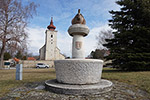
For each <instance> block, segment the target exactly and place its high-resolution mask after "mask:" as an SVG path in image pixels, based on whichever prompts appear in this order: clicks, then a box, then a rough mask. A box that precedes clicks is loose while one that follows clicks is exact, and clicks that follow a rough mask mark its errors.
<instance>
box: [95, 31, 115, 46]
mask: <svg viewBox="0 0 150 100" xmlns="http://www.w3.org/2000/svg"><path fill="white" fill-rule="evenodd" d="M113 37H114V36H113V34H112V30H110V29H109V30H103V31H100V32H99V34H98V36H96V39H97V45H98V47H97V48H98V49H107V48H106V47H104V46H103V44H106V43H107V42H106V41H105V39H111V38H113Z"/></svg>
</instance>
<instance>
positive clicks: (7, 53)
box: [4, 52, 11, 60]
mask: <svg viewBox="0 0 150 100" xmlns="http://www.w3.org/2000/svg"><path fill="white" fill-rule="evenodd" d="M10 58H11V55H10V53H9V52H5V53H4V60H9V59H10Z"/></svg>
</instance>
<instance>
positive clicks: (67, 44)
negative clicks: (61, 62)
mask: <svg viewBox="0 0 150 100" xmlns="http://www.w3.org/2000/svg"><path fill="white" fill-rule="evenodd" d="M29 1H34V2H35V3H36V4H38V5H39V7H38V8H37V15H36V16H34V17H33V19H30V24H29V25H28V29H27V31H28V33H29V51H30V52H32V53H33V54H34V55H38V50H39V49H40V47H42V46H43V45H44V43H45V30H46V27H47V26H48V25H49V23H50V19H51V16H53V20H54V25H55V26H56V30H57V31H58V41H57V45H58V48H59V49H60V50H61V53H63V54H66V55H68V56H71V47H72V44H71V43H72V37H70V36H69V35H68V33H67V30H68V28H69V26H70V25H71V20H72V19H73V17H74V16H75V15H76V14H77V11H78V9H81V13H82V15H83V16H84V18H85V20H86V25H87V26H88V27H89V28H90V33H89V35H88V36H87V37H85V55H86V56H87V55H88V54H89V53H90V52H91V51H92V50H94V49H95V48H97V45H96V39H95V37H96V36H97V35H98V33H99V32H100V31H101V30H107V29H109V28H110V27H108V20H109V19H111V15H110V14H109V12H108V11H110V10H119V6H118V5H117V4H116V3H115V1H116V0H23V2H24V3H27V2H29ZM33 37H34V38H33ZM89 41H90V42H89Z"/></svg>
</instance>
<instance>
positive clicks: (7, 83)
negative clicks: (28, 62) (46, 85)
mask: <svg viewBox="0 0 150 100" xmlns="http://www.w3.org/2000/svg"><path fill="white" fill-rule="evenodd" d="M15 73H16V70H15V69H11V70H0V97H1V96H3V95H4V94H5V93H7V92H8V91H9V89H10V88H13V87H17V86H19V85H22V84H24V83H29V82H38V81H44V80H48V79H54V78H55V70H54V69H51V68H49V69H23V80H22V81H17V80H15V75H16V74H15Z"/></svg>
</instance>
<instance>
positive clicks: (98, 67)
mask: <svg viewBox="0 0 150 100" xmlns="http://www.w3.org/2000/svg"><path fill="white" fill-rule="evenodd" d="M54 64H55V70H56V79H57V81H58V82H59V83H66V84H94V83H98V82H100V80H101V74H102V67H103V61H102V60H95V59H66V60H55V61H54Z"/></svg>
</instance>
